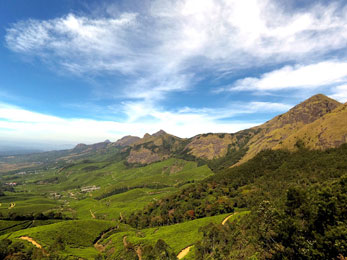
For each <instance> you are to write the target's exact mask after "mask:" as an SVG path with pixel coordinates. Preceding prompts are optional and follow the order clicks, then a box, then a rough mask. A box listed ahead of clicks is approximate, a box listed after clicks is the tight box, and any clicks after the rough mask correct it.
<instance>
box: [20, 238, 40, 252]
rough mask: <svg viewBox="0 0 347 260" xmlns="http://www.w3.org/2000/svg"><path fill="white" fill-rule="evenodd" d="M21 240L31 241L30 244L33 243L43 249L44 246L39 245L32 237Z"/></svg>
mask: <svg viewBox="0 0 347 260" xmlns="http://www.w3.org/2000/svg"><path fill="white" fill-rule="evenodd" d="M19 239H23V240H26V241H29V242H30V243H32V244H33V245H34V246H36V247H37V248H40V249H42V246H41V245H40V244H39V243H37V242H36V241H35V240H34V239H32V238H31V237H27V236H23V237H20V238H19Z"/></svg>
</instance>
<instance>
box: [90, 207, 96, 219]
mask: <svg viewBox="0 0 347 260" xmlns="http://www.w3.org/2000/svg"><path fill="white" fill-rule="evenodd" d="M89 211H90V215H92V218H94V219H95V218H96V217H95V215H94V213H93V212H92V210H91V209H89Z"/></svg>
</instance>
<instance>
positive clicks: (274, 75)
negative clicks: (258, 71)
mask: <svg viewBox="0 0 347 260" xmlns="http://www.w3.org/2000/svg"><path fill="white" fill-rule="evenodd" d="M345 82H347V62H338V61H324V62H320V63H316V64H310V65H295V66H285V67H283V68H280V69H278V70H274V71H271V72H268V73H265V74H263V75H261V77H259V78H254V77H249V78H244V79H241V80H237V81H236V82H235V83H234V84H233V85H232V86H230V87H227V88H224V89H222V90H230V91H252V90H257V91H280V90H285V89H315V88H319V87H322V86H329V85H332V84H340V83H345Z"/></svg>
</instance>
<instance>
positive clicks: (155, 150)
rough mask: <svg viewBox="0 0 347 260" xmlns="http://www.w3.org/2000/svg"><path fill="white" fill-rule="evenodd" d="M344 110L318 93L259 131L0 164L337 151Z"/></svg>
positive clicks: (231, 160)
mask: <svg viewBox="0 0 347 260" xmlns="http://www.w3.org/2000/svg"><path fill="white" fill-rule="evenodd" d="M345 107H346V105H345V104H344V105H343V104H341V103H339V102H337V101H336V100H333V99H331V98H329V97H327V96H324V95H322V94H318V95H315V96H312V97H310V98H309V99H307V100H305V101H303V102H302V103H300V104H298V105H296V106H295V107H293V108H292V109H290V110H289V111H288V112H286V113H284V114H282V115H278V116H276V117H274V118H273V119H271V120H269V121H267V122H265V123H264V124H262V125H260V126H256V127H253V128H250V129H246V130H242V131H239V132H237V133H207V134H199V135H196V136H194V137H191V138H179V137H177V136H174V135H171V134H168V133H166V132H165V131H163V130H160V131H158V132H156V133H154V134H148V133H147V134H145V135H144V136H143V137H142V138H140V137H136V136H124V137H123V138H121V139H119V140H117V141H116V142H110V141H108V140H106V141H105V142H100V143H96V144H92V145H86V144H78V145H76V147H74V148H73V149H70V150H64V151H52V152H46V153H38V154H34V155H23V156H15V157H11V158H6V157H3V158H0V162H1V161H2V162H6V163H11V162H16V163H18V162H23V161H25V162H28V163H31V162H38V161H41V162H42V161H44V162H46V163H56V162H60V163H64V162H65V163H70V162H71V161H76V160H79V159H89V160H103V159H105V158H107V157H113V158H114V160H120V159H124V158H125V159H126V163H127V164H128V165H133V166H136V165H147V164H151V163H154V162H158V161H162V160H165V159H167V158H180V159H185V160H190V161H196V162H198V163H199V164H208V166H209V167H210V168H211V169H213V170H217V169H221V168H225V167H230V166H232V165H236V164H237V165H240V164H242V163H244V162H246V161H248V160H249V159H251V158H253V157H254V156H255V155H256V154H257V153H259V152H260V151H262V150H264V149H281V148H287V149H295V147H296V146H295V144H296V143H297V142H298V141H299V140H300V141H301V143H302V145H306V146H307V147H308V148H312V149H322V148H329V147H337V146H338V145H339V144H341V143H343V142H345V141H346V130H345V129H346V112H345V110H346V108H345Z"/></svg>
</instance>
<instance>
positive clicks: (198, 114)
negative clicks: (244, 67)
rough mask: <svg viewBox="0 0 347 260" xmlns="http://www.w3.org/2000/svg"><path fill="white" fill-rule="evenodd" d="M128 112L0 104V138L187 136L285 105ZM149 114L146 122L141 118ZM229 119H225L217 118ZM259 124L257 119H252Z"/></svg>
mask: <svg viewBox="0 0 347 260" xmlns="http://www.w3.org/2000/svg"><path fill="white" fill-rule="evenodd" d="M124 106H125V111H127V113H128V120H127V121H125V122H114V121H98V120H92V119H80V118H74V119H64V118H60V117H56V116H51V115H45V114H42V113H36V112H32V111H29V110H25V109H22V108H20V107H15V106H11V105H8V104H4V103H0V136H1V137H0V140H1V141H7V142H9V141H11V142H13V144H18V143H21V142H31V143H45V144H49V146H50V147H52V146H54V145H59V144H70V145H73V144H76V143H78V142H83V143H95V142H100V141H103V140H105V139H110V140H116V139H118V138H120V137H122V136H124V135H129V134H131V135H137V136H142V135H143V134H144V133H146V132H148V133H154V132H156V131H158V130H159V129H166V130H167V131H169V132H170V133H171V134H174V135H177V136H180V137H191V136H194V135H196V134H200V133H207V132H229V133H233V132H236V131H238V130H242V129H245V128H249V127H252V126H254V125H255V123H249V122H241V121H233V120H232V119H230V117H233V116H235V115H240V114H245V113H247V114H249V113H255V112H258V111H263V112H264V111H271V112H273V111H280V112H283V111H285V110H287V109H288V108H289V106H288V105H285V104H279V103H267V102H252V103H248V104H236V105H235V107H236V108H235V107H227V108H222V109H216V110H214V109H207V108H205V109H197V110H196V109H191V108H185V109H181V110H179V111H164V110H163V109H161V108H158V107H155V106H154V105H151V106H149V105H148V104H146V103H140V102H138V103H128V104H124ZM144 117H151V120H150V121H147V120H146V119H143V118H144ZM226 118H229V120H227V121H223V120H221V119H226ZM256 123H261V122H256Z"/></svg>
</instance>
